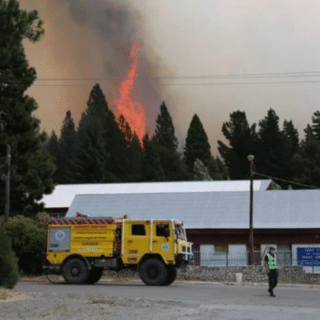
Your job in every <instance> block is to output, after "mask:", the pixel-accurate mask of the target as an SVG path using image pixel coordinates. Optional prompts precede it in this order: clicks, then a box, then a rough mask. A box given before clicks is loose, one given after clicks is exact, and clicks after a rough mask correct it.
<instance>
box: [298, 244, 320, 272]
mask: <svg viewBox="0 0 320 320" xmlns="http://www.w3.org/2000/svg"><path fill="white" fill-rule="evenodd" d="M297 259H298V265H299V266H304V267H312V266H314V267H320V248H311V247H310V248H297Z"/></svg>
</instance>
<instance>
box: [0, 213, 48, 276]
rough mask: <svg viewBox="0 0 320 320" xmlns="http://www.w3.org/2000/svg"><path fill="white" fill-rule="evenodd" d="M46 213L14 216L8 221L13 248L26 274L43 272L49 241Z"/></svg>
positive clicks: (21, 268) (21, 269) (7, 226)
mask: <svg viewBox="0 0 320 320" xmlns="http://www.w3.org/2000/svg"><path fill="white" fill-rule="evenodd" d="M46 218H47V216H46V214H39V215H38V216H37V217H36V218H27V217H24V216H21V215H20V216H14V217H11V218H9V220H8V222H7V223H6V230H7V233H8V235H9V236H10V237H11V238H12V249H13V251H14V252H15V253H16V255H17V257H18V259H19V262H18V264H19V270H20V271H22V272H23V273H24V274H29V275H38V274H41V273H42V265H43V263H44V262H45V252H46V243H47V224H46Z"/></svg>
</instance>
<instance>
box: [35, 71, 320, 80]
mask: <svg viewBox="0 0 320 320" xmlns="http://www.w3.org/2000/svg"><path fill="white" fill-rule="evenodd" d="M318 76H320V71H301V72H279V73H244V74H229V75H207V76H205V75H195V76H158V77H140V78H138V80H149V79H170V80H172V79H230V78H270V77H276V78H278V77H284V78H287V77H318ZM128 79H133V78H128ZM114 80H118V81H119V80H122V79H119V78H115V79H112V80H107V79H105V78H39V79H37V81H114ZM136 80H137V79H136Z"/></svg>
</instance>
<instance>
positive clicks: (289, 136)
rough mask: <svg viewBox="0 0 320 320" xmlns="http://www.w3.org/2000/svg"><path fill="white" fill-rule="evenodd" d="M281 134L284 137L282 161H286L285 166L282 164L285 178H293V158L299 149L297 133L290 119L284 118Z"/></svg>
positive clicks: (294, 172) (294, 171)
mask: <svg viewBox="0 0 320 320" xmlns="http://www.w3.org/2000/svg"><path fill="white" fill-rule="evenodd" d="M282 134H283V138H284V161H285V163H286V166H284V170H285V171H284V176H285V177H286V180H294V177H295V174H296V170H295V165H294V163H293V159H294V157H295V155H297V154H298V153H299V151H300V146H299V133H298V130H297V129H296V128H295V127H294V125H293V123H292V121H291V120H290V121H287V120H285V121H284V123H283V130H282Z"/></svg>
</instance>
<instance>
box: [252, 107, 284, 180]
mask: <svg viewBox="0 0 320 320" xmlns="http://www.w3.org/2000/svg"><path fill="white" fill-rule="evenodd" d="M258 135H259V139H258V143H259V149H258V150H257V151H256V154H254V156H255V165H256V168H257V169H256V171H257V172H258V173H262V174H266V175H269V176H273V177H277V178H284V179H285V178H286V173H285V170H284V169H285V167H286V165H287V164H286V151H285V138H284V135H283V133H282V132H281V131H280V128H279V117H278V116H277V114H276V112H275V111H274V110H273V109H270V110H269V111H268V114H267V116H266V117H265V118H264V119H262V120H261V121H259V133H258ZM282 186H283V185H282Z"/></svg>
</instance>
